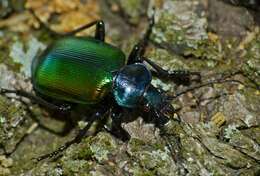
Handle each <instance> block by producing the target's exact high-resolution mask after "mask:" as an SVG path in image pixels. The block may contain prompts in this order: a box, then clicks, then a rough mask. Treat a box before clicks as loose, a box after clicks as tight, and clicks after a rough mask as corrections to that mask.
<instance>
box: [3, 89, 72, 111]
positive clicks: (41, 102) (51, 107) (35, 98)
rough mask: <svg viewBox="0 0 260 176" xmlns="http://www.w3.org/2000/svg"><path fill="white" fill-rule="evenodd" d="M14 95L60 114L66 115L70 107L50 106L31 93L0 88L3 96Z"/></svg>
mask: <svg viewBox="0 0 260 176" xmlns="http://www.w3.org/2000/svg"><path fill="white" fill-rule="evenodd" d="M11 93H13V94H15V95H18V96H21V97H25V98H28V99H30V100H31V101H33V102H35V103H37V104H39V105H42V106H44V107H46V108H48V109H50V110H55V111H59V112H62V113H67V112H69V111H70V109H71V107H70V106H57V105H55V104H52V103H49V102H48V101H46V100H44V99H42V98H40V97H37V96H35V95H33V94H31V93H28V92H25V91H23V90H9V89H2V88H0V94H2V95H4V94H11Z"/></svg>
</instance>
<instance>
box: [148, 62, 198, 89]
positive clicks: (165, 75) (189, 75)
mask: <svg viewBox="0 0 260 176" xmlns="http://www.w3.org/2000/svg"><path fill="white" fill-rule="evenodd" d="M143 60H144V61H145V62H147V63H148V64H149V65H150V66H152V68H153V69H154V70H155V72H153V74H154V75H155V76H157V77H159V78H162V79H169V80H172V81H173V82H174V83H176V84H182V85H189V84H190V83H191V82H192V81H195V82H200V81H201V75H200V73H199V72H190V71H187V70H174V71H168V70H165V69H163V68H162V67H160V66H159V65H157V64H156V63H154V62H153V61H151V60H149V59H147V58H144V57H143Z"/></svg>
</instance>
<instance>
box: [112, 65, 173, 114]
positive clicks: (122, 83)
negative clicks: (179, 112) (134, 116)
mask: <svg viewBox="0 0 260 176" xmlns="http://www.w3.org/2000/svg"><path fill="white" fill-rule="evenodd" d="M151 81H152V75H151V72H150V71H149V70H148V69H147V68H146V66H145V65H144V64H141V63H136V64H132V65H126V66H125V67H123V68H122V69H121V70H120V71H119V72H118V73H117V74H116V75H115V77H114V82H113V94H114V97H115V100H116V102H117V103H118V105H120V106H123V107H127V108H135V107H140V106H142V107H143V109H146V110H147V111H148V110H149V109H151V108H153V109H155V110H156V111H157V112H162V113H163V114H165V113H170V112H173V108H172V106H171V105H170V103H169V102H168V101H167V100H166V97H164V96H163V95H162V94H161V93H160V92H159V91H158V90H157V89H156V88H155V87H153V86H152V85H151Z"/></svg>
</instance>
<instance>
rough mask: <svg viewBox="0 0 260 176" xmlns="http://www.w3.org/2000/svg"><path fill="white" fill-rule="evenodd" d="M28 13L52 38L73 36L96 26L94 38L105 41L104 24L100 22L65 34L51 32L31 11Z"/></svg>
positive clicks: (94, 22) (91, 23)
mask: <svg viewBox="0 0 260 176" xmlns="http://www.w3.org/2000/svg"><path fill="white" fill-rule="evenodd" d="M29 11H30V12H31V13H32V15H33V16H34V17H35V18H36V20H37V21H38V22H39V23H40V25H41V26H42V27H43V28H45V29H46V30H47V31H48V32H49V33H50V34H52V35H54V36H60V37H63V36H72V35H75V34H76V33H79V32H81V31H83V30H85V29H88V28H90V27H92V26H94V25H96V32H95V38H96V39H98V40H101V41H104V40H105V24H104V22H103V21H102V20H96V21H92V22H90V23H87V24H85V25H83V26H81V27H79V28H77V29H75V30H73V31H70V32H66V33H59V32H56V31H54V30H52V29H51V28H50V27H49V26H48V25H47V24H46V23H44V22H43V21H42V20H41V19H40V18H39V17H38V16H37V15H36V14H35V12H34V11H33V10H32V9H29Z"/></svg>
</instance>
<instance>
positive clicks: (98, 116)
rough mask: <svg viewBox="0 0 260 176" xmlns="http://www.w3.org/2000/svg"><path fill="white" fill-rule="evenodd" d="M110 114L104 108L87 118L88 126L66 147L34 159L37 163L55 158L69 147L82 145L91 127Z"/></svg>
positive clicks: (66, 144) (65, 145)
mask: <svg viewBox="0 0 260 176" xmlns="http://www.w3.org/2000/svg"><path fill="white" fill-rule="evenodd" d="M108 112H109V110H108V109H107V108H104V107H102V109H101V108H100V110H98V111H97V112H96V113H94V114H93V115H92V116H91V117H90V118H86V119H85V120H86V121H87V122H88V124H87V125H86V126H85V127H84V128H82V129H80V130H79V131H78V133H77V135H76V136H75V137H74V138H73V139H72V140H70V141H68V142H66V143H65V144H64V145H62V146H61V147H59V148H58V149H56V150H55V151H53V152H51V153H48V154H45V155H42V156H40V157H37V158H34V159H35V160H36V161H37V162H39V161H41V160H44V159H47V158H53V157H55V156H57V155H58V154H60V153H61V152H63V151H64V150H66V149H67V148H68V147H70V146H71V145H72V144H76V143H80V142H81V140H82V139H83V138H84V137H85V136H86V133H87V131H88V130H89V128H90V127H91V125H92V124H93V122H94V121H97V120H101V118H103V117H105V116H106V114H107V113H108Z"/></svg>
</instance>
